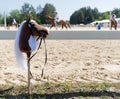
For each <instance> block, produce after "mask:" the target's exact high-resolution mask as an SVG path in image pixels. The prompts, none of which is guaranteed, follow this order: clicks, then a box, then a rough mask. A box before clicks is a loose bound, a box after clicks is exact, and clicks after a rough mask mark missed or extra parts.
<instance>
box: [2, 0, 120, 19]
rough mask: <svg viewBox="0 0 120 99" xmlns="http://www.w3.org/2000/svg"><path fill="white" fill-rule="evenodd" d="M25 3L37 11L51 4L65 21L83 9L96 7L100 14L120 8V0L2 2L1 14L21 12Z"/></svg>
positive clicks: (10, 0)
mask: <svg viewBox="0 0 120 99" xmlns="http://www.w3.org/2000/svg"><path fill="white" fill-rule="evenodd" d="M24 3H29V4H31V5H32V6H33V7H34V8H35V9H36V8H37V6H39V5H41V7H42V8H44V6H45V4H46V3H50V4H52V5H53V6H54V7H55V8H56V11H57V12H58V15H59V18H60V19H65V20H69V18H70V16H71V15H72V14H73V13H74V11H76V10H79V9H80V8H82V7H87V6H90V7H91V8H92V9H93V8H95V7H96V8H97V9H98V10H99V12H105V11H111V10H113V9H114V8H120V0H0V13H1V14H3V13H4V11H5V12H6V13H7V14H8V13H9V12H10V11H12V10H15V9H18V10H20V9H21V7H22V5H24Z"/></svg>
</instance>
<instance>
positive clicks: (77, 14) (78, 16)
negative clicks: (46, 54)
mask: <svg viewBox="0 0 120 99" xmlns="http://www.w3.org/2000/svg"><path fill="white" fill-rule="evenodd" d="M55 12H56V8H55V7H54V5H52V4H49V3H46V4H45V6H44V7H43V8H42V7H41V5H38V7H37V8H36V9H35V8H34V7H33V6H32V5H31V4H29V3H24V4H23V5H22V6H21V9H20V10H18V9H15V10H12V11H11V12H10V13H9V15H7V16H6V20H7V25H10V24H12V20H13V18H15V19H16V21H17V22H18V23H19V24H20V23H21V22H22V21H23V20H26V19H27V18H28V15H29V14H32V16H33V18H34V20H36V21H37V22H38V23H39V24H48V21H47V20H46V16H51V17H54V16H55ZM112 12H114V13H115V14H116V16H117V17H120V9H118V8H115V9H113V11H112ZM58 13H59V12H58ZM109 17H110V12H109V11H106V12H103V13H101V12H99V11H98V9H97V8H94V9H91V7H83V8H80V9H79V10H76V11H74V12H73V14H71V16H70V19H69V20H68V21H69V22H70V24H88V23H91V22H93V21H96V20H103V19H109ZM0 24H4V17H3V15H2V14H0Z"/></svg>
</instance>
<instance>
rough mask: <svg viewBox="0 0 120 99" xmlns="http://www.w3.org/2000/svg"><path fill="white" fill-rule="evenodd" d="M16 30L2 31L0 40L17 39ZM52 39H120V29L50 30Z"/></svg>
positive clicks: (49, 37)
mask: <svg viewBox="0 0 120 99" xmlns="http://www.w3.org/2000/svg"><path fill="white" fill-rule="evenodd" d="M15 35H16V31H8V30H6V31H0V40H5V39H6V40H7V39H15ZM47 39H50V40H65V39H67V40H79V39H86V40H87V39H88V40H89V39H90V40H92V39H93V40H94V39H120V31H69V30H66V31H62V30H61V31H50V33H49V36H48V37H47Z"/></svg>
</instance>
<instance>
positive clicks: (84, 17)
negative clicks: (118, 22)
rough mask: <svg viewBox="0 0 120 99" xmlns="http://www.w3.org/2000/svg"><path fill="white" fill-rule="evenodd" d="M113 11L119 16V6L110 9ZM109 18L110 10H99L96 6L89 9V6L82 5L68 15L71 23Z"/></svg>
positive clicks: (83, 22)
mask: <svg viewBox="0 0 120 99" xmlns="http://www.w3.org/2000/svg"><path fill="white" fill-rule="evenodd" d="M111 12H112V13H113V12H114V13H115V14H116V16H117V17H120V8H119V9H118V8H115V9H113V10H112V11H111ZM109 18H110V11H106V12H103V13H101V12H99V11H98V9H97V8H94V9H91V7H83V8H80V9H79V10H76V11H75V12H74V13H73V14H72V15H71V16H70V23H71V24H89V23H91V22H93V21H96V20H97V21H99V20H104V19H109Z"/></svg>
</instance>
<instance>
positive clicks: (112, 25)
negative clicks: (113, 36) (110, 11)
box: [110, 19, 117, 30]
mask: <svg viewBox="0 0 120 99" xmlns="http://www.w3.org/2000/svg"><path fill="white" fill-rule="evenodd" d="M110 22H111V26H110V29H112V27H114V29H115V30H116V29H117V21H116V20H113V19H111V20H110Z"/></svg>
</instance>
